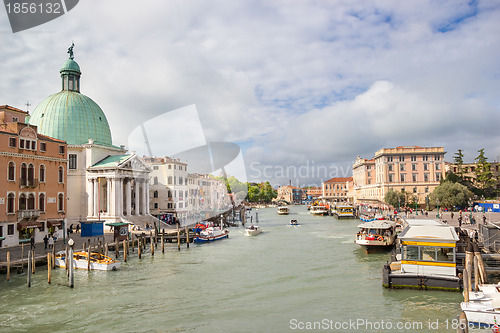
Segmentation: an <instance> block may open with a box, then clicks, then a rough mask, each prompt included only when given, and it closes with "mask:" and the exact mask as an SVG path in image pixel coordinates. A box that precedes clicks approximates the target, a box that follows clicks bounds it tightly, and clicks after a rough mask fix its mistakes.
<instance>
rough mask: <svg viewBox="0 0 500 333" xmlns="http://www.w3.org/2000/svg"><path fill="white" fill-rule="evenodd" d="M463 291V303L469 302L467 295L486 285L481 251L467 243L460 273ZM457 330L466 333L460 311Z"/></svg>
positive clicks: (465, 320) (465, 319) (464, 321)
mask: <svg viewBox="0 0 500 333" xmlns="http://www.w3.org/2000/svg"><path fill="white" fill-rule="evenodd" d="M472 272H474V287H473V285H472ZM462 280H463V289H464V302H468V301H469V295H470V293H471V292H472V290H474V291H478V290H479V285H480V284H485V283H488V278H487V276H486V268H485V267H484V262H483V258H482V257H481V250H480V249H479V246H478V245H477V243H472V242H469V244H468V245H467V248H466V250H465V268H464V270H463V272H462ZM459 322H460V325H459V328H458V329H457V332H461V333H466V332H468V324H467V317H466V316H465V313H464V312H463V311H462V312H461V313H460V318H459Z"/></svg>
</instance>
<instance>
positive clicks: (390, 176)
mask: <svg viewBox="0 0 500 333" xmlns="http://www.w3.org/2000/svg"><path fill="white" fill-rule="evenodd" d="M392 182H394V174H393V173H390V174H389V183H392Z"/></svg>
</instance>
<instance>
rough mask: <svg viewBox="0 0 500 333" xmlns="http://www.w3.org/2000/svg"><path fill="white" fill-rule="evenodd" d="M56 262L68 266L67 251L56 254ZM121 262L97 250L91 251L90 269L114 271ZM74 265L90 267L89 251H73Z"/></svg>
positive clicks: (78, 267)
mask: <svg viewBox="0 0 500 333" xmlns="http://www.w3.org/2000/svg"><path fill="white" fill-rule="evenodd" d="M55 264H56V266H58V267H61V268H66V252H65V251H59V252H57V253H56V255H55ZM120 265H121V262H120V261H118V260H114V259H111V258H110V257H107V256H105V255H103V254H100V253H97V252H90V270H98V271H114V270H117V269H118V268H120ZM73 267H74V268H77V269H88V267H89V264H88V252H86V251H78V252H74V253H73Z"/></svg>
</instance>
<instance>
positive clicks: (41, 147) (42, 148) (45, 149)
mask: <svg viewBox="0 0 500 333" xmlns="http://www.w3.org/2000/svg"><path fill="white" fill-rule="evenodd" d="M40 151H47V144H46V143H45V142H40Z"/></svg>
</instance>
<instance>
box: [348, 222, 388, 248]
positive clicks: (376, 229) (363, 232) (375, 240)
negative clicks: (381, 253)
mask: <svg viewBox="0 0 500 333" xmlns="http://www.w3.org/2000/svg"><path fill="white" fill-rule="evenodd" d="M395 227H396V222H393V221H387V220H381V221H379V220H376V221H371V222H365V223H362V224H360V225H358V228H359V231H358V233H357V234H356V240H355V243H356V244H358V245H361V246H363V247H364V248H365V249H366V250H367V251H368V250H369V249H370V248H377V247H378V248H384V247H391V246H393V245H394V241H395V240H396V232H395Z"/></svg>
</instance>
